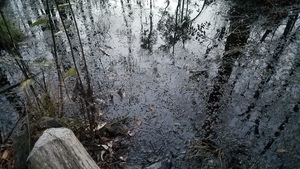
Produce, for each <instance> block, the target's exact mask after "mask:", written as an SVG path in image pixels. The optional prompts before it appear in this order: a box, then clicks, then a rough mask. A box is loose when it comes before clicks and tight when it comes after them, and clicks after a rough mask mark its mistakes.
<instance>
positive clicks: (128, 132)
mask: <svg viewBox="0 0 300 169" xmlns="http://www.w3.org/2000/svg"><path fill="white" fill-rule="evenodd" d="M127 134H128V135H129V136H130V137H132V136H134V135H135V133H134V132H132V131H129V130H128V131H127Z"/></svg>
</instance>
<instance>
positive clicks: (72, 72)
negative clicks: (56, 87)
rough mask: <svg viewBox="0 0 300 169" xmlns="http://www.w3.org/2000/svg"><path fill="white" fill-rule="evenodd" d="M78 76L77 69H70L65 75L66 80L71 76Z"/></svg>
mask: <svg viewBox="0 0 300 169" xmlns="http://www.w3.org/2000/svg"><path fill="white" fill-rule="evenodd" d="M76 74H77V72H76V69H74V68H70V69H69V70H68V71H66V72H65V73H64V79H66V78H68V77H71V76H75V75H76Z"/></svg>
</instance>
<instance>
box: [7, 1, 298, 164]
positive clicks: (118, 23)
mask: <svg viewBox="0 0 300 169" xmlns="http://www.w3.org/2000/svg"><path fill="white" fill-rule="evenodd" d="M74 3H75V5H73V9H74V11H75V15H76V21H77V24H78V26H79V30H80V36H81V38H82V41H83V45H84V52H85V55H86V56H87V60H88V65H89V71H90V73H91V75H92V79H93V85H94V90H95V96H96V97H99V98H104V99H105V96H108V95H110V96H112V97H113V103H112V102H111V103H110V104H109V111H108V112H107V114H106V115H107V116H108V117H109V118H115V117H119V116H124V115H128V116H129V117H131V118H132V119H133V123H132V126H131V128H132V131H134V132H135V136H134V137H133V138H132V143H133V144H132V146H131V148H130V149H129V151H128V156H129V161H130V162H133V163H137V164H141V165H144V166H148V165H150V164H152V163H155V162H157V161H160V160H163V159H166V158H167V159H171V163H172V168H197V167H196V166H193V165H195V164H194V162H195V161H194V162H193V163H189V160H186V158H183V157H192V156H193V154H192V153H191V154H190V153H187V152H188V149H187V146H188V145H191V144H190V143H193V142H195V140H198V143H199V144H200V145H202V146H203V144H206V145H208V143H209V145H211V147H210V149H212V152H209V153H207V154H205V155H204V154H202V155H199V154H198V155H199V157H198V158H197V160H196V161H198V162H199V163H198V164H199V165H200V167H202V168H230V167H233V168H234V167H236V168H297V167H298V168H299V167H300V162H299V161H300V155H299V154H300V146H299V141H300V137H299V136H300V128H299V124H300V114H299V106H300V105H299V104H300V95H299V94H300V88H299V87H300V84H299V80H300V77H299V76H300V70H299V63H300V58H299V56H300V49H299V47H300V29H299V25H300V21H299V19H298V17H299V16H298V13H299V6H296V7H295V6H292V7H290V8H287V9H289V11H290V12H288V13H287V14H286V15H283V16H282V17H281V18H280V19H278V20H276V21H277V22H276V21H274V22H273V23H270V22H269V21H268V20H270V18H268V17H269V16H266V15H264V14H263V13H261V14H260V13H255V12H253V10H245V9H243V8H241V7H239V6H235V5H234V4H226V2H220V1H215V2H213V3H209V4H207V6H205V8H204V9H203V11H202V13H201V15H199V16H197V15H198V13H199V12H200V11H201V9H202V5H203V2H202V1H201V2H198V1H193V0H192V1H190V3H187V2H185V1H183V2H181V3H180V5H179V6H178V3H177V2H175V1H165V2H164V1H160V0H146V1H138V0H132V1H123V0H120V1H117V0H111V1H96V0H90V1H87V0H82V1H74ZM182 4H184V5H182ZM7 8H8V9H11V10H12V12H13V15H14V17H15V18H16V19H17V21H19V22H20V28H21V29H22V30H23V32H24V33H26V34H27V35H28V37H29V40H28V41H26V42H25V43H24V44H23V46H22V47H21V49H20V51H21V54H22V56H23V57H24V58H25V59H26V60H27V61H28V62H29V63H30V62H34V61H35V60H36V59H40V58H42V59H45V60H48V61H51V60H52V54H51V51H50V45H49V44H52V43H51V36H50V35H51V34H50V29H49V28H48V27H47V26H38V27H33V28H31V27H30V26H29V24H31V23H33V22H35V21H36V20H37V18H39V17H41V16H44V15H45V10H44V6H43V4H42V2H40V1H34V2H31V1H30V0H24V1H23V0H22V1H21V0H19V1H18V0H11V2H10V4H9V5H8V7H7ZM176 9H177V15H176ZM182 9H183V10H182ZM52 12H53V13H52V14H53V15H54V14H56V15H57V13H55V12H56V11H52ZM256 12H257V11H256ZM65 14H66V16H65V22H66V23H70V24H71V23H72V18H71V15H70V13H69V12H68V11H66V12H65ZM176 20H177V22H176ZM57 25H58V27H57V31H58V30H61V21H60V20H59V19H58V20H57ZM189 26H190V27H189ZM70 29H71V30H72V29H74V26H73V27H72V25H71V26H70ZM74 30H75V29H74ZM268 30H272V31H271V33H269V34H268V33H265V32H268ZM70 34H71V37H72V43H73V44H72V45H73V46H72V48H73V49H74V51H75V53H76V54H78V55H80V54H79V52H80V51H79V50H80V48H79V44H78V39H77V37H76V34H75V33H74V34H72V33H70ZM57 36H58V41H59V42H58V44H59V45H58V49H59V53H60V55H61V56H62V60H63V61H64V63H65V65H64V67H65V68H68V67H72V65H71V59H70V46H69V45H68V43H67V40H66V36H65V34H64V33H61V34H58V35H57ZM51 69H52V71H53V70H54V67H53V68H51V66H50V68H49V72H51V71H50V70H51ZM36 70H38V68H36ZM14 76H15V77H18V75H12V76H10V77H11V80H12V81H13V79H14ZM49 77H53V79H55V75H51V73H49ZM120 89H122V90H123V91H124V93H125V94H126V96H125V97H124V98H123V99H121V97H120V96H119V95H118V91H119V90H120ZM138 122H141V125H138V124H136V123H138ZM212 145H213V147H215V148H212ZM201 151H202V150H201ZM203 151H204V150H203ZM213 151H215V152H213ZM218 153H219V155H216V154H218ZM200 154H201V153H200ZM219 157H220V158H219ZM220 159H221V160H220ZM191 164H193V165H191ZM198 167H199V166H198Z"/></svg>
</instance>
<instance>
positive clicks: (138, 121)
mask: <svg viewBox="0 0 300 169" xmlns="http://www.w3.org/2000/svg"><path fill="white" fill-rule="evenodd" d="M135 122H136V124H137V125H138V126H141V125H142V120H141V119H139V118H136V119H135Z"/></svg>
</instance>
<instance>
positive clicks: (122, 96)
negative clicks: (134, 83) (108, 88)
mask: <svg viewBox="0 0 300 169" xmlns="http://www.w3.org/2000/svg"><path fill="white" fill-rule="evenodd" d="M118 95H119V96H120V97H121V100H123V99H124V98H125V97H126V94H125V90H124V89H123V88H120V89H119V91H118Z"/></svg>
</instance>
